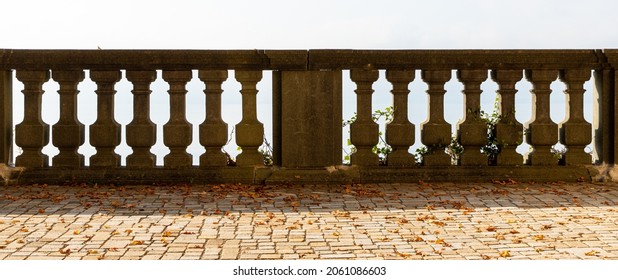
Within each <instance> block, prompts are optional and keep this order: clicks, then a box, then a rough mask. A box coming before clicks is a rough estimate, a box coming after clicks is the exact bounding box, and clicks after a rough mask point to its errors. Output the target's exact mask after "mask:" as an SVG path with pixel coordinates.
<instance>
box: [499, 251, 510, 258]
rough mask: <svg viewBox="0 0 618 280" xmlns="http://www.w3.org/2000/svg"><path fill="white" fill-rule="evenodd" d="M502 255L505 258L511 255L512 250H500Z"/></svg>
mask: <svg viewBox="0 0 618 280" xmlns="http://www.w3.org/2000/svg"><path fill="white" fill-rule="evenodd" d="M500 256H501V257H503V258H508V257H510V256H511V251H509V250H505V251H500Z"/></svg>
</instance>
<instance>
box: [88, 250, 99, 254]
mask: <svg viewBox="0 0 618 280" xmlns="http://www.w3.org/2000/svg"><path fill="white" fill-rule="evenodd" d="M98 253H99V251H97V250H94V249H90V250H88V254H92V255H95V254H98Z"/></svg>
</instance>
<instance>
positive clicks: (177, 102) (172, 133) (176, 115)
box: [163, 70, 193, 168]
mask: <svg viewBox="0 0 618 280" xmlns="http://www.w3.org/2000/svg"><path fill="white" fill-rule="evenodd" d="M191 76H192V73H191V70H184V71H168V70H164V71H163V80H165V81H166V82H168V83H169V85H170V89H169V91H168V92H169V95H170V120H169V121H168V122H167V123H166V124H165V125H163V143H164V144H165V146H167V147H168V148H169V149H170V153H169V154H168V155H166V156H165V157H164V158H163V163H164V166H165V167H168V168H182V167H188V166H191V165H192V162H191V155H190V154H189V153H187V147H188V146H189V145H191V141H192V134H193V133H192V128H191V124H190V123H189V122H188V121H187V118H186V110H187V109H186V99H185V96H186V94H187V89H186V84H187V83H188V82H189V81H190V80H191Z"/></svg>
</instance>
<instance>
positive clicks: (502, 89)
mask: <svg viewBox="0 0 618 280" xmlns="http://www.w3.org/2000/svg"><path fill="white" fill-rule="evenodd" d="M522 77H523V74H522V71H521V70H493V71H491V79H492V80H494V81H495V82H496V83H498V91H497V93H498V99H499V103H500V106H499V109H500V110H499V111H500V121H499V122H498V123H497V124H496V140H497V141H498V145H499V146H500V153H499V154H498V155H497V159H496V161H497V164H498V165H521V164H522V163H523V161H524V159H523V156H522V155H520V154H518V153H517V151H515V149H516V148H517V145H520V144H521V143H522V139H523V129H524V128H523V125H522V124H521V123H519V122H518V121H517V119H515V93H517V89H515V84H516V83H517V82H518V81H519V80H521V78H522Z"/></svg>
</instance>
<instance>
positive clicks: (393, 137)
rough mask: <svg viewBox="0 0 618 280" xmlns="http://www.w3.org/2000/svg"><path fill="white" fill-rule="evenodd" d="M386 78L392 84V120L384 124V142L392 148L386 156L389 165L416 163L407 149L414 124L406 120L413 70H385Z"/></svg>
mask: <svg viewBox="0 0 618 280" xmlns="http://www.w3.org/2000/svg"><path fill="white" fill-rule="evenodd" d="M386 79H387V80H388V81H389V82H390V83H391V84H392V85H393V89H392V90H391V93H392V94H393V107H394V110H395V111H394V113H393V120H392V121H391V122H390V123H388V124H387V125H386V143H388V145H390V146H391V148H392V149H393V150H392V152H391V153H390V154H389V155H388V157H387V164H388V165H389V166H412V165H415V164H416V161H415V160H414V156H412V155H411V154H410V153H409V152H408V149H409V148H410V146H412V145H413V144H414V125H413V124H412V123H411V122H410V120H408V94H409V93H410V90H408V84H410V82H412V80H414V70H386Z"/></svg>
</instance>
